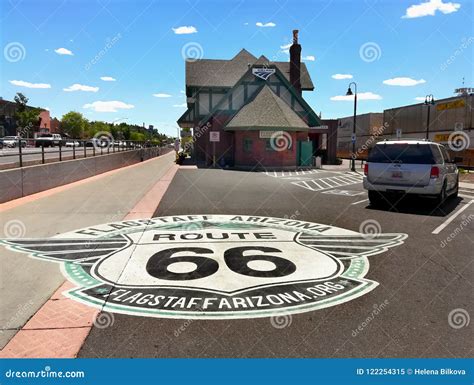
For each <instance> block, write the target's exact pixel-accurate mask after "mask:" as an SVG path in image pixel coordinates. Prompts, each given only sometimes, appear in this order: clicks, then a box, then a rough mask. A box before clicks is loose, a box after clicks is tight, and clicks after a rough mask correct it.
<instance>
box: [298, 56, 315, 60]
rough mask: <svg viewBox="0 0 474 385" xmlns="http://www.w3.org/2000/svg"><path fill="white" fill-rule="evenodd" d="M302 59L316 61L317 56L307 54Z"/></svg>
mask: <svg viewBox="0 0 474 385" xmlns="http://www.w3.org/2000/svg"><path fill="white" fill-rule="evenodd" d="M301 60H304V61H315V60H316V58H315V57H314V56H313V55H307V56H303V57H302V58H301Z"/></svg>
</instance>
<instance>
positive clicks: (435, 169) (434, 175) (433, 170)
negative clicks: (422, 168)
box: [430, 166, 439, 179]
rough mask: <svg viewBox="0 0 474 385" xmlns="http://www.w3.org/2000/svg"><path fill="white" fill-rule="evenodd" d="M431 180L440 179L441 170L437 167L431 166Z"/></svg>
mask: <svg viewBox="0 0 474 385" xmlns="http://www.w3.org/2000/svg"><path fill="white" fill-rule="evenodd" d="M430 178H431V179H435V178H439V168H438V167H437V166H431V174H430Z"/></svg>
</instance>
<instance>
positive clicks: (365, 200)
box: [351, 199, 369, 205]
mask: <svg viewBox="0 0 474 385" xmlns="http://www.w3.org/2000/svg"><path fill="white" fill-rule="evenodd" d="M368 200H369V199H363V200H361V201H357V202H353V203H351V205H358V204H359V203H362V202H367V201H368Z"/></svg>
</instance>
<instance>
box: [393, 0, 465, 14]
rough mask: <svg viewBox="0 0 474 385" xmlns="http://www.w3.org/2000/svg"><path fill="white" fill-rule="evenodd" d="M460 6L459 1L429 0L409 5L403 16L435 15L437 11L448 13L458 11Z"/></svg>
mask: <svg viewBox="0 0 474 385" xmlns="http://www.w3.org/2000/svg"><path fill="white" fill-rule="evenodd" d="M459 8H461V4H459V3H451V2H449V3H443V0H429V1H427V2H425V3H420V4H415V5H411V6H409V7H408V8H407V10H406V12H405V15H403V16H402V18H403V19H414V18H416V17H424V16H434V15H435V13H436V11H440V12H441V13H444V14H448V13H453V12H456V11H457V10H459Z"/></svg>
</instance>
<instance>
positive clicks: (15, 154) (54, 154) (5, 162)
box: [0, 138, 168, 170]
mask: <svg viewBox="0 0 474 385" xmlns="http://www.w3.org/2000/svg"><path fill="white" fill-rule="evenodd" d="M157 147H159V148H168V147H167V146H158V145H155V144H153V143H151V142H149V141H133V140H119V141H110V142H109V141H101V140H95V139H88V140H80V139H70V140H68V139H62V140H50V139H48V140H45V139H42V138H37V139H15V140H11V139H6V138H3V139H0V170H2V169H3V170H4V169H11V168H16V167H24V166H30V165H35V164H45V163H50V162H62V161H65V160H72V159H83V158H88V157H93V156H100V155H107V154H113V153H117V152H125V151H132V150H139V149H144V148H157Z"/></svg>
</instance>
